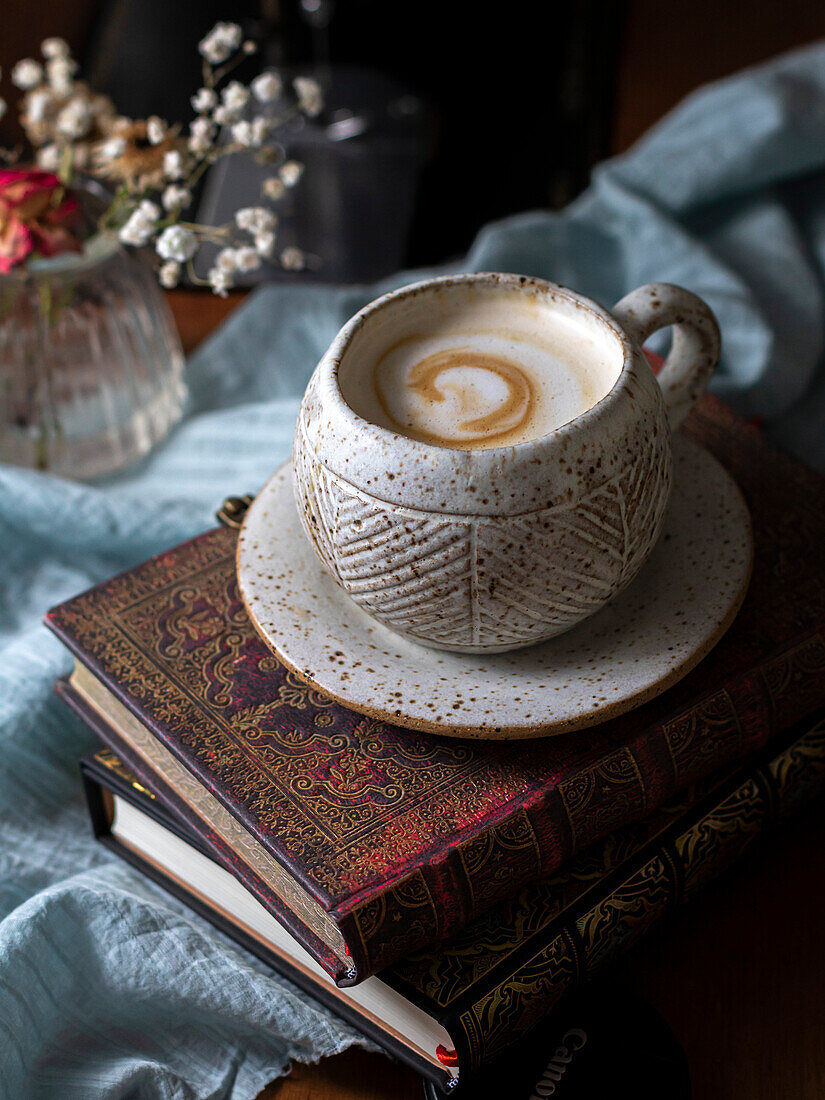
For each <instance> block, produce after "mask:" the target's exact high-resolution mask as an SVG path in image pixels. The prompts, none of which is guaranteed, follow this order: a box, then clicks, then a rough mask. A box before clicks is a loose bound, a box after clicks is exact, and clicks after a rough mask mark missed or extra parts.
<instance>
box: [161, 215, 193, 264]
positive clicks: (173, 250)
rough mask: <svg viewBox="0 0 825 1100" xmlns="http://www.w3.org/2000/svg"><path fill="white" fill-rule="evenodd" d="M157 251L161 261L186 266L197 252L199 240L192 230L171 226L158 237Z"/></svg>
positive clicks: (180, 226)
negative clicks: (174, 262) (169, 261)
mask: <svg viewBox="0 0 825 1100" xmlns="http://www.w3.org/2000/svg"><path fill="white" fill-rule="evenodd" d="M155 249H156V251H157V254H158V256H160V257H161V259H163V260H175V261H176V262H177V263H183V264H185V263H186V262H187V260H191V259H192V257H193V256H194V255H195V253H196V252H197V250H198V238H197V237H196V236H195V234H194V233H193V232H192V230H191V229H185V228H184V227H183V226H182V225H170V226H168V227H167V228H166V229H164V231H163V232H162V233H161V235H160V236H159V237H158V239H157V244H156V245H155Z"/></svg>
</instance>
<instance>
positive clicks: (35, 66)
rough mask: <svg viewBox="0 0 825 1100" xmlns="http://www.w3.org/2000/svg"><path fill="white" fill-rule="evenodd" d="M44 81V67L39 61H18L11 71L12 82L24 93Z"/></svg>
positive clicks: (29, 59) (28, 58)
mask: <svg viewBox="0 0 825 1100" xmlns="http://www.w3.org/2000/svg"><path fill="white" fill-rule="evenodd" d="M42 80H43V66H42V65H41V64H40V62H39V61H35V60H34V59H33V58H31V57H26V58H24V59H23V60H22V61H18V62H17V64H16V65H15V66H14V68H13V69H12V71H11V82H12V84H14V85H15V87H17V88H22V89H23V91H24V92H27V91H29V89H30V88H36V87H37V85H38V84H40V83H41V82H42Z"/></svg>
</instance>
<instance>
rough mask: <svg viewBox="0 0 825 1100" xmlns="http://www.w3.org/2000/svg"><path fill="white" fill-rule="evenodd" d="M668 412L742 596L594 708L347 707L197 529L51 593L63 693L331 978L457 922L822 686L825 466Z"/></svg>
mask: <svg viewBox="0 0 825 1100" xmlns="http://www.w3.org/2000/svg"><path fill="white" fill-rule="evenodd" d="M687 430H688V431H689V433H690V434H691V435H692V436H693V438H694V439H696V440H698V441H699V442H700V443H702V444H703V445H704V446H705V447H707V448H708V449H710V450H711V451H712V452H713V453H714V454H715V455H716V456H717V457H718V458H719V459H720V460H721V461H722V462H723V463H724V464H725V465H726V466H727V467H728V469H729V470H730V471H731V472H732V473H733V475H734V476H735V477H736V479H737V480H738V482H739V484H740V486H741V488H742V490H743V492H744V494H745V496H746V498H747V501H748V504H749V506H750V508H751V512H752V517H753V522H754V534H755V562H754V572H753V579H752V581H751V585H750V589H749V592H748V595H747V597H746V599H745V602H744V604H743V607H742V610H741V611H740V613H739V616H738V618H737V620H736V622H735V623H734V625H733V626H732V627H731V629H730V630H729V632H728V633H727V635H726V636H725V637H724V638H723V639H722V641H721V642H720V643H719V645H718V646H717V647H716V649H715V650H714V651H713V653H712V654H711V655H710V656H709V657H708V658H706V659H705V661H704V662H702V664H700V665H699V666H698V667H697V668H696V669H694V670H693V671H692V672H691V673H690V674H689V675H688V676H687V677H686V678H685V679H684V680H682V681H681V682H680V683H679V684H677V685H676V686H675V687H673V688H671V689H670V690H669V691H667V692H666V693H665V694H664V695H662V696H660V697H659V698H658V699H655V700H653V701H651V702H649V703H647V704H646V705H645V706H643V707H641V708H639V709H638V710H637V711H635V712H634V713H632V714H628V715H625V716H623V717H621V718H619V719H615V720H612V721H610V722H606V723H605V724H603V725H601V726H598V727H596V728H594V729H592V730H588V731H585V732H579V733H576V734H571V735H568V736H564V737H553V738H548V739H547V740H544V741H542V740H537V741H532V742H518V743H509V744H507V743H504V744H496V743H484V744H478V743H470V742H459V741H451V740H449V739H446V738H437V737H433V736H431V735H423V734H416V733H414V732H412V731H409V730H404V729H399V728H397V727H392V726H388V725H386V724H384V723H381V722H378V721H375V720H372V719H369V718H365V717H363V716H362V715H359V714H354V713H352V712H350V711H348V710H346V709H345V708H344V707H342V706H340V705H338V704H335V703H333V702H331V701H330V700H329V699H327V698H325V697H323V696H322V695H320V694H319V693H318V692H316V691H314V690H312V689H311V688H309V687H307V686H306V685H305V684H303V683H302V682H301V681H300V680H299V679H298V678H297V677H296V676H295V675H294V674H293V673H289V672H287V671H286V670H285V669H284V668H282V667H280V666H279V664H278V663H277V661H276V660H275V658H274V657H273V656H272V654H271V653H270V651H269V650H268V649H267V648H266V646H265V645H264V644H263V642H261V641H260V640H259V639H258V637H257V635H256V634H255V632H254V630H253V629H252V627H251V625H250V623H249V621H248V619H247V617H246V615H245V613H244V610H243V607H242V604H241V602H240V600H239V598H238V593H237V588H236V584H235V573H234V549H235V534H234V532H232V531H229V530H217V531H212V532H209V533H207V534H205V535H203V536H201V537H200V538H197V539H194V540H193V541H191V542H189V543H186V544H184V545H183V546H180V547H178V548H176V549H174V550H171V551H169V552H168V553H165V554H161V555H159V556H157V557H156V558H153V559H152V560H151V561H149V562H146V563H145V564H143V565H141V566H138V567H137V568H135V569H133V570H131V571H129V572H127V573H125V574H122V575H121V576H119V577H115V578H114V579H112V580H110V581H108V582H106V583H104V584H102V585H100V586H98V587H97V588H94V589H92V590H91V591H89V592H87V593H85V594H83V595H81V596H78V597H77V598H75V599H73V600H71V601H69V602H68V603H66V604H63V605H62V606H61V607H59V608H56V609H55V610H53V611H51V612H50V613H49V615H48V623H49V625H50V626H51V627H52V629H54V630H55V632H56V633H57V634H58V635H59V636H60V637H61V638H62V639H63V641H64V642H65V643H66V645H67V646H68V647H69V648H70V649H71V650H72V651H73V652H74V653H75V655H76V657H77V661H78V664H77V668H76V672H75V674H74V676H73V687H74V690H75V692H76V693H77V694H78V695H79V696H80V697H82V699H83V701H84V703H85V705H86V706H87V707H89V708H91V710H92V711H93V712H95V713H97V714H98V715H99V716H100V717H101V718H102V720H103V722H104V723H105V724H108V725H109V726H112V727H114V728H115V729H116V730H117V732H118V734H119V736H120V738H121V740H122V741H125V742H127V743H128V745H129V746H130V749H131V751H132V752H133V754H134V755H135V756H136V758H138V759H140V760H141V761H142V763H143V766H144V767H147V768H148V769H149V770H150V771H151V772H155V773H157V774H158V775H160V776H161V778H163V779H164V781H165V782H166V783H167V785H168V786H169V787H170V788H172V789H173V790H174V791H175V792H176V797H177V800H178V803H179V804H178V805H176V806H174V807H172V808H173V809H174V810H175V812H178V813H180V812H185V814H186V815H187V819H188V820H189V822H190V824H191V826H192V828H193V829H195V830H197V832H198V834H199V836H201V838H202V839H203V841H204V843H205V844H206V845H207V846H208V847H209V848H210V850H211V851H213V852H214V853H215V855H216V857H217V858H218V859H219V860H221V861H222V862H223V863H224V865H225V866H227V867H229V868H230V869H231V870H232V872H233V874H235V875H236V876H237V877H238V878H239V879H240V880H241V881H242V882H243V883H244V885H245V886H246V887H247V888H248V889H249V890H250V891H252V893H253V894H255V896H256V897H257V898H258V899H259V900H260V901H261V903H262V904H263V905H264V906H265V907H266V908H267V909H269V910H270V911H271V912H272V913H273V914H275V915H276V916H277V917H278V919H279V920H281V921H282V922H283V923H284V924H285V925H286V926H287V927H288V928H289V929H290V931H291V932H292V933H293V934H294V935H295V936H296V937H297V938H298V939H299V941H300V942H301V943H303V944H304V945H305V946H306V948H307V949H308V950H309V952H310V954H311V955H313V956H314V957H315V958H316V959H318V961H319V962H320V963H321V964H322V965H323V966H324V967H325V968H326V970H327V971H328V972H329V973H330V974H331V975H332V976H333V977H334V979H335V980H336V981H337V982H339V983H340V984H353V983H356V982H358V981H360V980H361V979H363V978H364V977H366V976H367V975H368V974H371V973H374V972H375V971H377V970H379V969H382V968H384V967H386V966H389V965H390V964H392V963H394V962H396V961H397V960H398V959H400V958H402V957H404V956H406V955H408V954H409V953H410V952H412V951H415V950H417V949H419V948H421V947H423V946H425V945H426V944H428V943H431V942H433V941H436V940H441V939H444V938H446V937H448V936H452V935H454V934H456V933H457V932H458V931H459V930H460V929H461V928H462V927H464V926H465V925H466V924H467V923H468V922H469V921H470V920H471V919H473V918H474V917H475V916H477V915H478V914H479V913H482V912H483V911H484V910H486V909H488V908H489V907H490V906H492V905H494V904H495V903H496V902H499V901H501V900H502V899H504V898H507V897H509V896H512V895H513V893H514V892H515V891H516V890H517V889H518V888H519V887H521V886H522V885H524V884H525V883H527V882H529V881H531V880H535V879H539V878H545V877H546V876H548V875H549V874H551V873H552V872H553V871H555V870H556V869H557V868H559V867H560V866H561V865H562V864H563V863H564V862H565V861H566V860H568V859H569V858H570V857H571V856H572V855H573V854H574V853H576V852H578V851H580V850H581V849H583V848H584V847H585V846H587V845H588V844H590V843H592V842H593V841H595V840H596V839H598V838H599V837H603V836H606V835H607V834H608V833H610V832H612V831H613V830H615V829H617V828H619V827H620V826H622V825H626V824H627V823H629V822H632V821H634V820H639V819H641V818H643V817H645V816H647V815H649V814H650V813H652V811H653V810H655V809H656V808H657V807H659V806H661V805H662V804H663V803H664V802H665V801H666V800H668V799H670V798H672V797H673V795H674V794H675V793H676V792H678V791H680V790H682V789H683V788H685V787H687V786H688V785H690V784H692V783H694V782H696V781H698V780H699V779H701V778H702V777H703V776H705V775H707V774H709V773H710V772H711V771H714V770H715V769H717V768H720V767H722V766H725V765H728V764H730V763H732V762H734V761H736V760H739V759H741V758H743V757H744V756H746V755H748V754H750V753H751V752H753V751H754V750H755V749H757V748H759V747H760V746H761V745H763V744H764V743H765V742H766V741H768V739H769V738H771V737H772V736H773V735H774V734H776V733H780V732H782V733H784V732H785V731H787V730H788V729H789V728H790V727H791V726H792V725H793V724H794V723H796V722H797V721H799V720H800V719H802V718H804V717H806V716H808V715H810V714H811V713H813V712H814V711H815V710H817V709H819V707H821V706H822V705H823V704H825V675H823V672H825V638H824V637H823V628H825V583H823V577H822V575H821V570H820V566H819V561H818V556H817V555H816V554H815V553H812V548H816V547H818V546H819V545H820V544H821V543H822V542H823V541H825V478H822V477H821V476H819V475H818V474H816V473H815V472H813V471H811V470H809V469H808V468H807V467H805V466H803V465H802V464H801V463H799V462H797V461H795V460H793V459H791V458H790V457H788V456H787V455H785V454H783V453H781V452H780V451H778V450H777V449H776V448H775V447H773V446H772V445H771V444H770V443H768V442H767V441H766V440H765V438H764V437H763V436H762V434H761V433H760V432H759V431H758V430H757V429H756V428H754V427H750V426H747V425H745V424H744V423H743V422H742V421H741V420H740V419H738V418H737V417H736V416H735V415H734V414H733V413H732V412H730V411H729V410H728V409H726V408H725V407H724V406H722V405H721V404H720V403H719V402H717V401H714V400H713V399H710V398H707V399H706V400H705V401H704V402H703V403H702V405H701V408H700V409H699V410H698V411H697V412H696V413H695V414H694V415H693V416H692V418H691V420H690V422H689V425H688V428H687Z"/></svg>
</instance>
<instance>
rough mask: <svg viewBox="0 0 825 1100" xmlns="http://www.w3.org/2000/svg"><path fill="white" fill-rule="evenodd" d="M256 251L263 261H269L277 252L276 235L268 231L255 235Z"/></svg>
mask: <svg viewBox="0 0 825 1100" xmlns="http://www.w3.org/2000/svg"><path fill="white" fill-rule="evenodd" d="M255 251H256V252H257V253H258V255H259V256H262V257H263V259H265V260H268V259H269V257H270V256H271V255H272V253H273V252H274V251H275V234H274V233H272V232H270V231H267V232H264V233H256V234H255Z"/></svg>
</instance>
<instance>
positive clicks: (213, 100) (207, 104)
mask: <svg viewBox="0 0 825 1100" xmlns="http://www.w3.org/2000/svg"><path fill="white" fill-rule="evenodd" d="M189 102H190V103H191V104H192V110H193V111H197V112H198V114H199V115H200V114H204V113H205V112H206V111H211V110H212V108H213V107H215V106H217V103H218V95H217V92H215V91H213V90H212V88H198V90H197V91H196V92H195V94H194V95H193V96H192V98H191V100H190V101H189Z"/></svg>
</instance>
